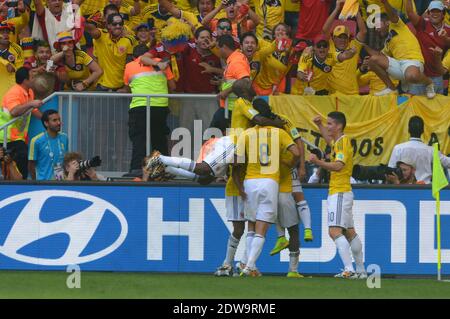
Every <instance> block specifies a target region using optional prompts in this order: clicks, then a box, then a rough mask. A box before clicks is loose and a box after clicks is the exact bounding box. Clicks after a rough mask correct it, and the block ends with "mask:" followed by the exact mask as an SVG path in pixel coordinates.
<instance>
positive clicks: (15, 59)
mask: <svg viewBox="0 0 450 319" xmlns="http://www.w3.org/2000/svg"><path fill="white" fill-rule="evenodd" d="M23 62H24V57H23V51H22V48H21V47H20V45H18V44H16V43H13V42H11V43H10V45H9V49H8V50H7V51H5V52H4V53H3V54H1V55H0V98H3V95H5V93H6V92H7V91H8V90H9V89H10V88H11V87H13V86H14V85H15V84H16V75H15V73H14V72H13V73H9V72H8V71H7V69H6V66H7V65H8V64H11V65H12V66H13V67H14V68H15V69H16V70H17V69H18V68H20V67H22V66H23Z"/></svg>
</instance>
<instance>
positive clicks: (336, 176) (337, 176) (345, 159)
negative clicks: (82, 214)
mask: <svg viewBox="0 0 450 319" xmlns="http://www.w3.org/2000/svg"><path fill="white" fill-rule="evenodd" d="M332 150H333V152H332V154H331V161H332V162H336V161H339V162H342V163H344V168H343V169H342V170H341V171H339V172H331V174H330V188H329V191H328V192H329V194H330V195H333V194H336V193H344V192H350V191H351V190H352V186H351V185H350V177H351V176H352V172H353V147H352V144H351V143H350V139H349V138H348V137H347V136H345V135H343V136H341V137H340V138H339V139H338V140H337V141H335V142H333V144H332Z"/></svg>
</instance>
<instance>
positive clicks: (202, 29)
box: [194, 27, 212, 39]
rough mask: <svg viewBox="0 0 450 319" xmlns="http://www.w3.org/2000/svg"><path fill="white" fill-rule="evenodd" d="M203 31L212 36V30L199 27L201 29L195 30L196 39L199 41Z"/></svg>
mask: <svg viewBox="0 0 450 319" xmlns="http://www.w3.org/2000/svg"><path fill="white" fill-rule="evenodd" d="M203 31H208V32H209V34H210V35H211V34H212V32H211V30H210V29H209V28H207V27H199V28H197V30H195V33H194V37H195V38H196V39H198V37H199V36H200V33H202V32H203Z"/></svg>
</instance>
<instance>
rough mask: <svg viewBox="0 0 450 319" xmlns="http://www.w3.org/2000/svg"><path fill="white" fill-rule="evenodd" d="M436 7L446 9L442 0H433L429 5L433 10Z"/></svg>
mask: <svg viewBox="0 0 450 319" xmlns="http://www.w3.org/2000/svg"><path fill="white" fill-rule="evenodd" d="M435 9H437V10H440V11H444V4H443V3H442V1H437V0H433V1H431V2H430V5H429V6H428V9H427V10H428V11H431V10H435Z"/></svg>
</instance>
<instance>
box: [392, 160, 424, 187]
mask: <svg viewBox="0 0 450 319" xmlns="http://www.w3.org/2000/svg"><path fill="white" fill-rule="evenodd" d="M396 167H397V169H398V170H399V172H400V171H401V174H399V175H400V176H398V175H397V174H396V173H395V172H392V173H391V174H387V175H386V183H387V184H394V185H400V184H425V183H424V182H423V181H417V179H416V176H415V175H414V174H415V173H416V165H415V163H414V161H413V160H411V159H409V158H404V159H402V160H401V161H398V162H397V165H396Z"/></svg>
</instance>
